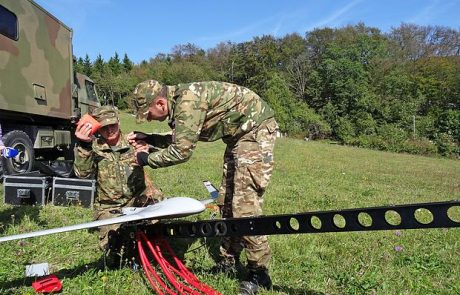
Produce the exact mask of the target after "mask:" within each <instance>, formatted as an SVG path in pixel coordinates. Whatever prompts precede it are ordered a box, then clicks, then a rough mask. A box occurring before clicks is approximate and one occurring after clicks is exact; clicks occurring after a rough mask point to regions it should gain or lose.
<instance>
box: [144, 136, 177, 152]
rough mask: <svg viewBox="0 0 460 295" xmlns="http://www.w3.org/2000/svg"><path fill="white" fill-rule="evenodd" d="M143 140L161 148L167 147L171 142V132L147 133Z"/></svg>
mask: <svg viewBox="0 0 460 295" xmlns="http://www.w3.org/2000/svg"><path fill="white" fill-rule="evenodd" d="M145 142H147V143H148V144H149V145H152V146H154V147H158V148H161V149H164V148H167V147H168V146H169V145H170V144H171V143H172V136H171V134H147V137H146V138H145Z"/></svg>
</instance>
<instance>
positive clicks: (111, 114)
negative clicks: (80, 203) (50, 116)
mask: <svg viewBox="0 0 460 295" xmlns="http://www.w3.org/2000/svg"><path fill="white" fill-rule="evenodd" d="M93 115H94V117H95V118H96V119H97V120H98V121H99V123H101V126H106V125H109V124H114V123H118V117H117V114H116V110H115V109H114V108H113V107H111V106H103V107H100V108H98V109H96V110H95V111H94V113H93ZM74 170H75V174H76V175H77V176H78V177H80V178H91V177H96V179H97V197H96V200H95V202H94V207H95V209H96V211H95V215H94V216H95V219H96V220H100V219H106V218H111V217H116V216H119V215H120V212H121V207H124V206H136V207H142V206H146V205H149V204H151V203H153V202H154V200H158V199H162V198H163V194H162V193H161V192H160V191H159V190H157V189H155V188H153V186H151V187H150V188H148V187H146V183H145V182H146V176H145V174H144V168H143V167H141V166H139V165H138V164H137V163H136V162H135V160H134V149H133V148H132V147H131V146H130V145H129V144H128V142H127V140H126V138H124V137H123V135H122V134H121V131H120V140H119V142H118V143H117V145H116V146H109V145H108V144H107V143H106V141H105V139H104V138H103V137H99V138H97V139H95V140H93V142H92V143H83V142H80V143H79V144H78V145H77V147H76V152H75V161H74ZM118 227H119V225H113V226H106V227H102V228H101V229H100V237H99V238H100V246H101V248H105V247H106V244H107V240H108V236H107V234H108V232H109V231H110V230H116V229H117V228H118Z"/></svg>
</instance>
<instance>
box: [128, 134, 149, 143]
mask: <svg viewBox="0 0 460 295" xmlns="http://www.w3.org/2000/svg"><path fill="white" fill-rule="evenodd" d="M145 138H147V134H145V133H142V132H139V131H133V132H130V133H128V135H127V136H126V139H127V140H128V143H129V144H131V145H132V146H134V144H135V142H137V141H139V140H144V139H145Z"/></svg>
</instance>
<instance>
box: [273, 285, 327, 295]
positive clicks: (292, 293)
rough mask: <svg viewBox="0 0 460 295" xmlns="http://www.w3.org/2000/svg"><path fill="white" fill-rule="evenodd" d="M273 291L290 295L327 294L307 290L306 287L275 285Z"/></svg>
mask: <svg viewBox="0 0 460 295" xmlns="http://www.w3.org/2000/svg"><path fill="white" fill-rule="evenodd" d="M273 291H276V292H280V293H282V294H289V295H325V293H323V292H318V291H315V290H305V289H296V288H291V287H289V286H278V285H275V286H273Z"/></svg>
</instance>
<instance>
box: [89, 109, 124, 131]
mask: <svg viewBox="0 0 460 295" xmlns="http://www.w3.org/2000/svg"><path fill="white" fill-rule="evenodd" d="M92 116H93V117H94V118H95V119H96V120H97V121H98V122H99V123H101V127H104V126H107V125H111V124H118V122H119V119H118V109H117V108H116V107H114V106H111V105H106V106H102V107H98V108H97V109H95V110H94V111H93V114H92Z"/></svg>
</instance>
